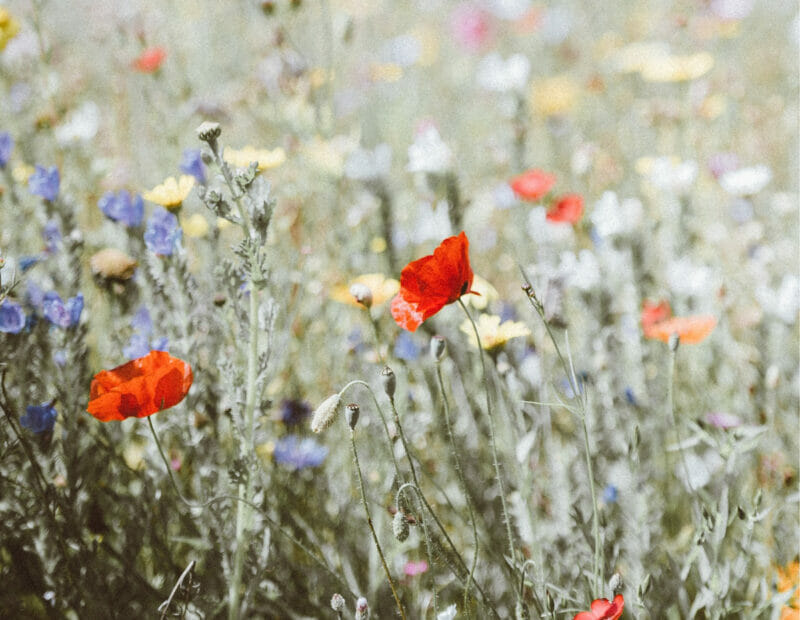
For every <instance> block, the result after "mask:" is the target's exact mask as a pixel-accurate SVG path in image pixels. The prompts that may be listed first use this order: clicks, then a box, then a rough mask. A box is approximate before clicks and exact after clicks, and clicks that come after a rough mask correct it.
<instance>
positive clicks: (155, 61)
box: [133, 47, 167, 73]
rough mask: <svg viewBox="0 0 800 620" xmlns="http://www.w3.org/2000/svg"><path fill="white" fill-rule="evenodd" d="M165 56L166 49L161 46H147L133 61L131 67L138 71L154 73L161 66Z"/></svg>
mask: <svg viewBox="0 0 800 620" xmlns="http://www.w3.org/2000/svg"><path fill="white" fill-rule="evenodd" d="M166 57H167V50H165V49H164V48H163V47H148V48H147V49H146V50H144V51H143V52H142V53H141V54H139V58H137V59H136V60H134V61H133V68H134V69H135V70H136V71H138V72H140V73H154V72H156V71H158V70H159V69H160V68H161V63H163V62H164V59H165V58H166Z"/></svg>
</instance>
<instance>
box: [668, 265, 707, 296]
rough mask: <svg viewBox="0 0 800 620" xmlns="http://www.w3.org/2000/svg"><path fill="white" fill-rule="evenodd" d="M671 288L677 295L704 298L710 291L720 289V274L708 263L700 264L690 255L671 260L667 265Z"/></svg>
mask: <svg viewBox="0 0 800 620" xmlns="http://www.w3.org/2000/svg"><path fill="white" fill-rule="evenodd" d="M666 278H667V283H668V284H669V289H670V290H671V291H672V292H673V293H674V294H676V295H682V296H692V297H697V298H698V299H702V298H704V297H706V296H707V295H708V291H714V290H718V288H719V286H720V280H719V276H718V275H716V274H715V273H714V272H713V271H712V269H711V268H710V267H708V266H706V265H698V264H697V263H695V262H694V261H692V259H691V258H689V257H688V256H683V257H681V258H679V259H678V260H673V261H670V263H669V264H668V265H667V267H666Z"/></svg>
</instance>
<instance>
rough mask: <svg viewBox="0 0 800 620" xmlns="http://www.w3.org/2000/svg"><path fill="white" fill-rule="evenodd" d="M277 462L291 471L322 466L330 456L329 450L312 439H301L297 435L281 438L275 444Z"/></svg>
mask: <svg viewBox="0 0 800 620" xmlns="http://www.w3.org/2000/svg"><path fill="white" fill-rule="evenodd" d="M273 456H274V458H275V462H276V463H278V464H280V465H285V466H286V467H288V468H289V469H294V470H299V469H304V468H306V467H317V466H319V465H322V462H323V461H324V460H325V457H326V456H328V448H326V447H325V446H323V445H320V444H318V443H317V442H316V441H314V440H313V439H312V438H311V437H306V438H305V439H300V438H299V437H297V435H287V436H286V437H281V438H280V439H279V440H278V442H277V443H276V444H275V452H274V454H273Z"/></svg>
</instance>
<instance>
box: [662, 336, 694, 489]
mask: <svg viewBox="0 0 800 620" xmlns="http://www.w3.org/2000/svg"><path fill="white" fill-rule="evenodd" d="M676 353H677V346H676V347H675V348H674V349H673V348H672V347H670V349H669V378H668V383H667V410H668V411H669V417H670V419H671V420H672V426H673V428H674V429H675V438H676V439H677V441H678V452H679V453H680V455H681V456H680V458H681V463H682V464H683V474H684V475H685V476H686V486H688V487H689V492H690V493H694V487H692V480H691V478H690V477H689V464H688V463H687V462H686V454H684V452H683V446H682V445H681V444H682V443H683V442H682V440H681V430H680V427H679V426H678V418H676V417H675V395H674V392H675V386H674V383H675V354H676Z"/></svg>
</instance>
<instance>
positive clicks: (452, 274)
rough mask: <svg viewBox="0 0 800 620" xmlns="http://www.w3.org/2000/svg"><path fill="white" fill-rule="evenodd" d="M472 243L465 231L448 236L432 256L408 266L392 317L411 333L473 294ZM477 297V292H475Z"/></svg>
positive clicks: (401, 278) (396, 297)
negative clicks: (470, 263)
mask: <svg viewBox="0 0 800 620" xmlns="http://www.w3.org/2000/svg"><path fill="white" fill-rule="evenodd" d="M472 279H473V274H472V269H471V268H470V266H469V240H468V239H467V235H465V234H464V232H463V231H462V232H461V234H459V235H458V236H457V237H448V238H447V239H445V240H444V241H442V243H441V244H440V245H439V247H438V248H436V249H435V250H434V252H433V254H431V255H429V256H423V257H422V258H420V259H419V260H415V261H412V262H410V263H408V265H406V266H405V267H404V268H403V271H402V272H401V273H400V292H399V293H397V295H396V296H395V298H394V299H393V300H392V317H393V318H394V320H395V322H396V323H397V324H398V325H399V326H400V327H402V328H403V329H407V330H408V331H410V332H413V331H416V330H417V328H418V327H419V326H420V325H421V324H422V322H423V321H424V320H425V319H427V318H429V317H431V316H433V315H434V314H436V313H437V312H439V310H441V309H442V308H444V307H445V306H446V305H447V304H451V303H453V302H454V301H456V300H457V299H458V298H459V297H461V296H462V295H466V294H467V293H473V291H472V290H470V289H471V288H472ZM475 294H477V293H475Z"/></svg>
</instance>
